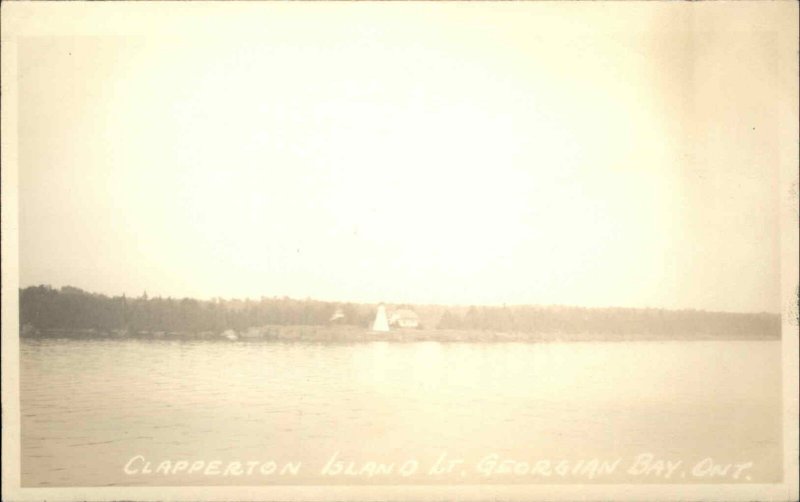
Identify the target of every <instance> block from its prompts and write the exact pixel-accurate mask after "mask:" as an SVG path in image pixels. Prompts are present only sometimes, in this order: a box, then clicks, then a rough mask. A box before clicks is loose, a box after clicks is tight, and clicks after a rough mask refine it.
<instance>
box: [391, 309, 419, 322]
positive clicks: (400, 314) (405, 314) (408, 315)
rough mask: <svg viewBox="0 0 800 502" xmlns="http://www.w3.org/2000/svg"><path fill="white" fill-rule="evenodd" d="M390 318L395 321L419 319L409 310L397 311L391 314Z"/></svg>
mask: <svg viewBox="0 0 800 502" xmlns="http://www.w3.org/2000/svg"><path fill="white" fill-rule="evenodd" d="M392 317H393V318H396V319H417V320H418V319H419V316H418V315H417V313H416V312H414V311H413V310H409V309H397V310H395V311H394V312H392Z"/></svg>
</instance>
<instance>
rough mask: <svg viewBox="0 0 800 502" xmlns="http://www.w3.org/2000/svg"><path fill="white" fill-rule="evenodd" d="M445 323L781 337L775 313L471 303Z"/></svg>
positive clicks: (525, 329)
mask: <svg viewBox="0 0 800 502" xmlns="http://www.w3.org/2000/svg"><path fill="white" fill-rule="evenodd" d="M439 327H440V328H442V329H476V330H490V331H500V332H512V333H513V332H535V333H569V334H573V333H601V334H609V335H655V336H659V337H674V336H681V335H709V336H716V335H719V336H726V337H730V336H733V337H739V336H748V335H749V336H752V335H757V336H764V337H767V338H777V337H780V333H781V321H780V316H779V315H776V314H767V313H760V314H749V313H729V312H707V311H703V310H663V309H629V308H581V307H562V306H546V307H542V306H512V307H469V308H467V309H460V311H456V312H451V311H449V310H447V311H445V312H444V313H443V315H442V317H441V320H440V322H439Z"/></svg>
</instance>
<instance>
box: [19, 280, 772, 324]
mask: <svg viewBox="0 0 800 502" xmlns="http://www.w3.org/2000/svg"><path fill="white" fill-rule="evenodd" d="M37 287H49V288H51V289H54V290H61V289H64V288H73V289H78V290H80V291H83V292H85V293H89V294H94V295H102V296H107V297H109V298H115V297H123V296H124V297H126V298H143V297H144V295H147V298H148V299H156V298H157V299H172V300H195V301H204V302H213V301H215V300H222V301H243V302H249V301H259V300H262V299H265V298H266V299H278V300H282V299H287V300H297V301H315V302H322V303H333V304H361V305H375V306H378V305H381V304H383V305H394V306H397V305H401V306H402V305H407V306H435V307H446V308H470V307H494V308H498V307H499V308H509V307H550V308H553V307H557V308H574V309H585V310H605V309H616V310H663V311H669V312H686V311H689V312H704V313H709V314H731V315H747V314H749V315H764V314H766V315H777V316H782V315H783V312H772V311H766V310H762V311H730V310H708V309H703V308H696V307H681V308H669V307H652V306H647V307H629V306H628V307H626V306H620V305H604V306H587V305H578V304H564V303H501V304H491V303H419V302H403V301H395V302H393V301H353V300H329V299H322V298H315V297H312V296H306V297H304V298H301V297H293V296H288V295H272V296H268V295H260V296H258V297H251V296H244V297H222V296H212V297H199V296H181V295H179V296H173V295H162V294H153V295H151V294H149V293H148V292H147V290H146V289H145V290H143V291H142V293H141V294H139V295H138V296H129V295H128V293H127V292H125V291H123V292H122V293H105V292H96V291H91V290H88V289H84V288H82V287H79V286H73V285H71V284H65V285H62V286H53V285H51V284H43V283H42V284H33V285H28V286H24V287H23V286H22V285H18V286H17V289H18V290H20V291H21V290H23V289H27V288H37Z"/></svg>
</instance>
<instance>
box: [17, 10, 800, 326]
mask: <svg viewBox="0 0 800 502" xmlns="http://www.w3.org/2000/svg"><path fill="white" fill-rule="evenodd" d="M335 5H339V6H341V7H340V8H339V10H337V12H336V15H330V12H328V14H327V15H324V16H323V15H308V12H309V8H308V7H306V8H305V10H304V12H305V14H304V15H299V14H296V13H293V11H292V9H291V8H288V7H279V8H278V7H276V8H275V9H274V10H275V12H274V13H273V14H274V15H272V16H265V19H264V22H263V29H262V31H261V33H260V34H258V35H256V34H253V33H252V32H250V31H248V32H247V33H245V34H242V35H241V36H237V35H236V34H235V32H231V31H230V30H229V31H228V32H226V33H225V34H224V35H220V36H219V37H206V36H204V37H181V36H176V37H172V38H160V37H149V38H148V37H130V38H127V37H101V38H96V37H95V38H93V37H56V38H47V37H42V38H30V39H27V40H25V41H24V42H23V43H21V44H20V49H19V67H18V71H19V81H18V83H19V96H20V98H19V138H20V149H19V152H20V160H19V176H20V230H19V232H20V279H21V285H22V286H27V285H33V284H40V283H45V284H52V285H53V286H62V285H67V284H69V285H74V286H78V287H81V288H84V289H88V290H91V291H97V292H104V293H109V294H120V293H122V292H126V293H127V294H129V295H139V294H141V293H142V291H144V290H147V292H148V293H149V294H150V295H151V296H153V295H156V294H160V295H163V296H168V295H171V296H195V297H202V298H209V297H213V296H223V297H231V296H236V297H245V296H250V297H259V296H262V295H264V296H283V295H287V296H292V297H307V296H309V297H313V298H319V299H328V300H348V301H386V302H415V303H459V304H477V303H488V304H500V303H509V304H520V303H537V304H574V305H586V306H604V305H615V306H632V307H644V306H652V307H666V308H684V307H688V308H703V309H714V310H731V311H762V310H766V311H778V310H779V309H780V307H779V297H778V294H779V283H780V280H779V279H780V278H779V257H778V252H779V247H778V246H779V231H778V204H777V196H776V190H777V188H778V170H777V163H778V158H777V150H778V146H779V145H778V144H777V139H776V137H777V130H776V127H777V126H776V120H775V119H776V114H777V113H778V112H779V108H780V104H781V100H782V99H785V93H786V92H789V91H790V90H791V89H790V88H789V87H785V86H782V84H781V82H780V81H779V79H778V77H777V75H778V73H777V70H776V65H777V59H776V46H775V37H774V33H770V32H769V31H768V30H765V29H764V28H763V27H761V28H758V27H754V28H753V29H737V30H723V29H715V28H714V27H713V26H711V27H705V28H704V29H702V30H701V29H697V28H696V22H695V21H696V20H694V19H692V16H690V15H677V16H672V17H671V18H670V19H669V20H668V21H669V22H670V23H672V24H669V29H667V28H666V27H665V21H666V20H665V19H664V18H662V17H659V16H654V15H648V14H647V13H646V12H642V13H640V14H639V15H636V16H631V18H630V19H631V21H630V23H628V24H627V25H625V26H623V28H624V29H621V28H620V25H619V24H614V25H613V26H611V25H609V26H607V25H605V24H603V23H602V22H599V21H598V22H592V21H597V20H596V19H594V20H593V19H590V18H589V17H588V16H586V15H584V13H583V12H582V11H580V10H579V7H578V6H577V4H576V6H575V10H574V12H572V11H570V10H569V9H566V8H562V9H561V10H560V11H559V13H558V15H554V14H551V15H547V16H541V15H537V12H535V11H536V9H537V8H539V7H538V6H533V5H532V4H519V3H516V2H512V3H511V4H496V3H494V4H493V3H490V4H476V5H474V6H467V5H466V4H451V3H447V4H446V5H442V6H437V7H431V8H430V10H429V11H428V12H422V11H420V9H419V8H418V9H417V10H416V11H415V13H412V14H413V15H411V14H408V13H403V11H402V6H395V7H391V8H387V9H385V10H383V11H381V10H378V9H374V8H373V9H371V10H370V14H369V15H368V16H367V15H364V13H363V11H359V10H358V9H359V7H358V6H356V5H353V4H349V3H344V4H335ZM405 5H408V6H409V8H410V7H411V4H405ZM562 5H566V4H562ZM608 5H613V6H618V5H621V4H608ZM493 6H496V7H493ZM417 7H419V6H417ZM326 9H327V10H328V11H331V10H333V9H334V8H333V7H332V6H331V5H328V6H326ZM594 10H595V11H597V10H598V9H594ZM688 11H689V9H685V10H684V12H688ZM539 14H541V12H539ZM603 15H604V16H607V15H611V14H603ZM603 19H605V18H603Z"/></svg>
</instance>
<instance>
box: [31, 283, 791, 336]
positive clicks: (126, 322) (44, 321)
mask: <svg viewBox="0 0 800 502" xmlns="http://www.w3.org/2000/svg"><path fill="white" fill-rule="evenodd" d="M19 295H20V297H19V299H20V325H21V326H25V325H28V326H31V327H33V328H35V329H41V330H47V329H74V330H86V329H92V330H99V331H112V330H125V331H128V332H140V331H168V332H185V333H201V332H221V331H223V330H226V329H234V330H244V329H247V328H250V327H257V326H267V325H284V326H286V325H304V326H321V325H326V324H328V323H329V322H330V319H331V316H332V314H333V313H334V312H335V311H336V309H341V311H342V313H343V314H344V318H345V322H346V323H347V324H350V325H355V326H362V327H367V326H369V325H370V323H371V322H372V320H373V318H374V316H375V311H376V305H372V304H356V303H333V302H323V301H317V300H311V299H306V300H297V299H291V298H260V299H244V300H225V299H221V298H220V299H214V300H195V299H191V298H181V299H176V298H161V297H154V298H152V297H149V296H148V295H147V293H144V294H142V295H141V296H139V297H135V298H134V297H127V296H125V295H122V296H113V297H109V296H106V295H102V294H95V293H89V292H86V291H83V290H81V289H78V288H74V287H70V286H65V287H62V288H61V289H55V288H52V287H50V286H32V287H28V288H25V289H21V290H20V292H19ZM398 307H404V308H411V309H413V310H414V311H416V312H417V314H419V316H420V319H421V323H422V326H421V327H422V328H427V329H452V330H480V331H495V332H518V333H599V334H616V335H638V334H641V335H664V336H670V335H677V334H683V335H686V334H697V335H750V336H752V335H756V336H764V337H768V338H778V337H780V330H781V322H780V316H779V315H777V314H769V313H754V314H749V313H747V314H744V313H725V312H706V311H699V310H662V309H630V308H580V307H562V306H502V307H495V306H491V307H488V306H459V307H449V306H441V305H398Z"/></svg>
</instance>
